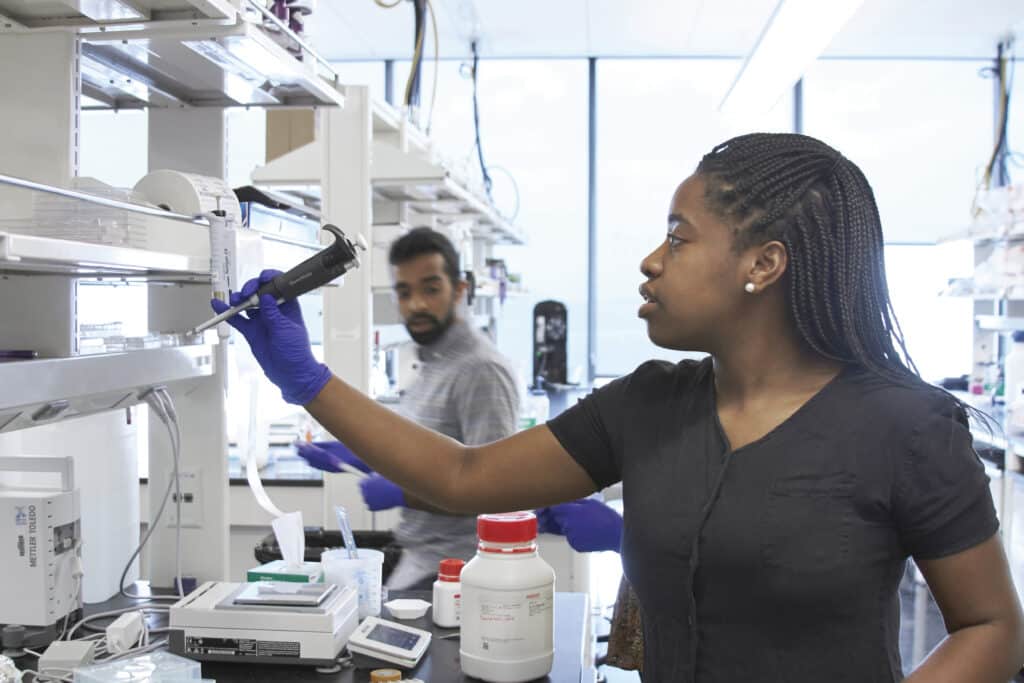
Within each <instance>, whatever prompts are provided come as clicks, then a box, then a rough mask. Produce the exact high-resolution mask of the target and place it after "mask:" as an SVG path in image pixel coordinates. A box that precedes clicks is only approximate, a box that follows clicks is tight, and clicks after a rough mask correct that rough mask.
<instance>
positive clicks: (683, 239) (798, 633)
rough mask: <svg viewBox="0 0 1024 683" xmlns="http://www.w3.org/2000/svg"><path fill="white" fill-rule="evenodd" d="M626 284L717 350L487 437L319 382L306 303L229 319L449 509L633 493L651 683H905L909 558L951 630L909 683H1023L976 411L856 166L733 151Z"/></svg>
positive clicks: (702, 181)
mask: <svg viewBox="0 0 1024 683" xmlns="http://www.w3.org/2000/svg"><path fill="white" fill-rule="evenodd" d="M640 269H641V272H642V274H643V276H644V281H643V283H642V284H641V286H640V294H641V296H642V298H643V299H644V302H643V304H642V305H641V306H640V310H639V316H640V318H642V319H643V320H644V321H645V323H646V325H647V331H648V335H649V337H650V339H651V340H652V341H653V342H654V343H655V344H657V345H658V346H661V347H664V348H668V349H678V350H687V351H703V352H706V353H707V354H709V355H708V357H707V358H705V359H704V360H702V361H700V362H696V361H683V362H680V363H678V364H670V363H667V362H663V361H652V362H648V363H645V364H643V365H641V366H640V367H638V368H637V369H636V370H635V371H634V372H632V373H630V374H629V375H627V376H625V377H622V378H620V379H618V380H616V381H614V382H612V383H610V384H608V385H607V386H605V387H602V388H601V389H598V390H596V391H594V392H593V393H592V394H590V395H589V396H588V397H587V398H585V399H583V400H582V401H580V402H579V403H578V404H577V405H576V406H573V407H572V408H570V409H568V410H567V411H566V412H564V413H562V414H561V415H560V416H558V417H556V418H555V419H553V420H551V421H549V422H548V423H547V424H546V425H542V426H538V427H535V428H533V429H530V430H527V431H524V432H520V433H519V434H516V435H514V436H512V437H509V438H507V439H503V440H501V441H497V442H494V443H491V444H488V445H485V446H476V447H467V446H463V445H462V444H460V443H458V442H456V441H454V440H452V439H448V438H446V437H442V436H439V435H437V434H434V433H432V432H429V431H427V430H424V429H422V428H419V427H417V426H415V425H413V424H410V423H407V422H404V421H402V420H401V419H400V418H398V417H397V416H395V415H394V414H393V413H392V412H391V411H390V410H387V409H386V408H383V407H381V406H378V405H377V404H376V403H375V402H373V401H371V400H369V399H367V398H366V397H365V396H363V395H362V394H360V393H359V392H358V391H356V390H354V389H352V388H351V387H349V386H348V385H347V384H345V383H344V382H342V381H341V380H340V379H338V378H336V377H333V376H332V375H331V373H330V371H329V370H327V368H326V367H325V366H323V365H320V364H318V363H317V362H316V361H315V360H313V357H312V355H310V353H309V349H308V339H307V337H306V334H305V329H304V327H303V326H302V321H301V317H300V315H299V312H298V307H297V305H294V304H284V305H282V306H281V307H280V309H279V308H278V307H277V305H276V304H275V302H274V301H273V299H272V298H271V299H268V301H266V302H264V303H263V304H262V308H261V310H260V312H259V313H257V314H250V319H249V320H243V321H242V322H241V323H239V326H240V327H241V328H242V329H243V332H244V333H245V335H246V337H247V338H248V339H249V341H250V343H251V344H252V346H253V347H254V350H255V352H256V357H257V358H258V359H259V361H260V363H261V364H262V365H263V367H264V370H265V371H266V373H267V375H268V377H269V378H270V379H271V380H272V381H274V382H275V383H277V384H278V385H280V386H282V387H283V388H284V389H285V392H284V393H286V394H288V395H290V396H293V397H296V398H295V399H294V400H296V401H297V402H299V403H301V404H303V405H305V406H306V408H307V409H308V410H309V411H310V413H312V414H313V416H314V417H316V418H317V419H318V420H319V421H320V422H321V423H322V424H323V425H324V426H325V427H327V428H328V429H329V430H330V431H331V432H332V433H333V434H334V435H335V436H337V437H338V438H339V439H340V440H342V441H343V442H344V443H346V444H348V445H349V446H350V447H352V448H353V450H355V451H356V452H358V453H360V455H361V456H363V457H364V459H365V460H366V462H367V463H368V464H370V465H371V466H372V467H374V469H376V470H378V471H380V472H381V473H382V474H383V475H385V476H387V477H389V478H390V479H392V480H394V481H395V482H397V483H398V484H399V485H401V486H402V487H403V488H406V489H408V490H410V491H412V492H413V493H415V494H416V495H417V496H419V497H421V498H423V499H424V500H426V501H428V502H430V503H432V504H434V505H437V506H439V507H441V508H445V509H449V510H452V511H458V512H496V511H502V510H520V509H529V508H537V507H542V506H547V505H552V504H555V503H559V502H564V501H569V500H575V499H577V498H582V497H584V496H587V495H589V494H590V493H592V492H593V491H595V490H599V489H601V488H604V487H606V486H609V485H611V484H613V483H615V482H618V481H622V482H623V504H624V511H625V512H624V515H623V519H624V527H623V533H622V545H621V552H622V558H623V565H624V569H625V573H626V575H627V576H628V578H629V580H630V583H631V584H632V586H633V588H634V589H635V591H636V595H637V597H638V601H639V604H640V606H641V608H642V612H643V619H642V622H643V631H644V642H643V645H644V647H643V650H644V662H643V669H644V678H645V680H653V681H666V682H673V683H675V682H680V681H681V682H686V683H722V682H729V683H738V682H739V681H748V680H750V681H753V680H756V681H759V682H777V683H783V682H785V683H803V682H807V683H811V682H815V683H818V682H822V683H823V682H826V681H827V682H829V683H838V682H840V681H850V682H856V683H864V682H867V681H872V682H878V681H886V682H889V681H899V680H903V671H902V663H901V662H900V656H899V642H898V641H899V619H900V616H899V605H900V602H899V593H898V585H899V582H900V578H901V577H902V575H903V573H904V568H905V565H906V561H907V559H908V558H911V557H912V558H913V559H914V560H915V562H916V563H917V565H918V567H919V568H920V569H921V571H922V573H923V574H924V576H925V578H926V579H927V581H928V584H929V586H930V588H931V591H932V593H933V595H934V596H935V599H936V601H937V603H938V605H939V608H940V609H941V611H942V615H943V618H944V620H945V622H946V626H947V629H948V631H949V636H948V637H947V638H946V639H945V640H944V641H943V642H942V643H941V644H940V645H939V646H938V647H937V648H936V650H935V651H934V652H932V653H931V655H930V656H929V657H928V658H927V659H926V660H925V661H924V662H923V663H922V664H921V665H920V666H919V667H918V669H917V670H916V671H914V672H913V673H912V674H910V676H909V677H908V678H907V679H906V680H908V681H913V682H914V683H928V682H939V681H957V682H960V681H964V682H970V683H1005V682H1006V681H1007V680H1008V679H1009V678H1011V677H1012V676H1013V675H1014V673H1016V672H1017V671H1018V669H1019V668H1020V667H1021V665H1022V663H1024V619H1022V614H1021V607H1020V603H1019V600H1018V597H1017V594H1016V591H1015V590H1014V587H1013V584H1012V582H1011V579H1010V573H1009V569H1008V567H1007V561H1006V557H1005V554H1004V552H1003V549H1002V546H1001V544H1000V541H999V537H998V534H997V529H998V523H997V520H996V516H995V511H994V508H993V504H992V499H991V495H990V493H989V488H988V479H987V477H986V476H985V473H984V469H983V467H982V465H981V463H980V461H979V460H978V457H977V455H976V454H975V452H974V450H973V448H972V444H971V436H970V432H969V431H968V428H967V417H966V412H965V408H964V406H962V405H961V404H960V403H959V402H957V401H956V400H955V399H954V398H953V397H952V396H950V395H949V394H947V393H945V392H943V391H942V390H940V389H937V388H935V387H932V386H930V385H928V384H927V383H925V382H923V381H922V380H921V379H920V378H919V377H918V376H917V373H916V372H915V370H914V366H913V364H912V363H911V361H910V358H909V357H908V355H907V353H906V348H905V345H904V343H903V339H902V334H901V332H900V329H899V326H898V324H897V322H896V319H895V316H894V315H893V312H892V307H891V305H890V303H889V297H888V292H887V288H886V282H885V269H884V263H883V239H882V229H881V225H880V221H879V216H878V209H877V207H876V204H875V200H874V196H873V194H872V191H871V187H870V186H869V185H868V182H867V180H866V179H865V178H864V175H863V174H862V173H861V172H860V170H859V169H858V168H857V167H856V166H855V165H854V164H853V163H852V162H851V161H849V160H848V159H846V158H844V157H843V156H842V155H840V154H839V153H838V152H837V151H835V150H834V149H832V148H830V147H829V146H827V145H825V144H824V143H822V142H820V141H818V140H815V139H813V138H809V137H805V136H802V135H790V134H754V135H745V136H742V137H738V138H735V139H733V140H729V141H728V142H725V143H723V144H721V145H718V146H717V147H715V148H714V149H712V150H711V152H710V153H709V154H707V155H706V156H705V157H704V159H703V160H702V161H701V162H700V164H699V166H698V167H697V170H696V172H695V173H694V174H693V175H692V176H690V177H689V178H687V179H686V180H685V181H683V183H682V184H681V185H680V186H679V187H678V189H677V190H676V192H675V194H674V196H673V197H672V201H671V205H670V209H669V216H668V233H667V235H666V236H665V239H664V241H663V242H662V243H661V244H659V245H658V247H657V248H656V249H655V250H654V251H653V252H651V253H650V255H648V256H647V257H646V258H645V259H644V260H643V262H642V264H641V268H640ZM254 321H255V322H254ZM237 322H238V321H237V320H236V323H237ZM467 398H469V399H470V400H471V397H467Z"/></svg>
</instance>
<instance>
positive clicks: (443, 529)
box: [395, 319, 519, 573]
mask: <svg viewBox="0 0 1024 683" xmlns="http://www.w3.org/2000/svg"><path fill="white" fill-rule="evenodd" d="M419 357H420V360H421V362H422V367H421V370H420V376H419V378H418V379H417V380H416V381H415V382H414V383H413V384H412V385H411V386H410V387H409V389H408V390H407V391H406V392H405V394H404V395H403V396H402V399H401V401H400V402H399V404H398V412H399V413H401V414H402V415H404V416H406V417H408V418H409V419H411V420H414V421H415V422H417V423H419V424H421V425H423V426H424V427H427V428H429V429H433V430H434V431H436V432H440V433H441V434H445V435H447V436H450V437H452V438H453V439H456V440H458V441H460V442H461V443H464V444H466V445H468V446H477V445H480V444H485V443H490V442H491V441H497V440H498V439H502V438H504V437H506V436H509V435H510V434H512V433H513V432H515V430H516V424H517V420H518V415H519V392H518V389H517V382H516V374H515V372H513V371H512V370H511V369H510V367H509V364H508V361H507V360H506V359H505V358H504V357H503V356H502V355H501V354H499V353H498V350H497V349H496V348H495V347H494V344H493V343H491V341H490V339H488V338H487V337H485V336H484V335H483V334H482V333H481V332H478V331H477V330H475V329H473V328H472V327H471V326H470V325H469V324H468V323H467V322H465V321H464V320H461V319H457V320H455V322H453V323H452V325H451V327H449V328H448V330H447V331H446V332H445V334H444V336H442V337H441V338H440V339H439V340H438V341H437V342H435V343H434V344H431V345H430V346H421V347H420V348H419ZM395 536H396V539H397V540H398V542H399V543H400V544H401V545H402V547H403V549H404V552H405V553H407V554H409V555H411V556H412V557H409V558H408V560H411V561H415V563H416V565H418V566H421V567H423V568H424V569H425V570H427V571H432V572H434V573H436V572H437V566H438V562H440V561H441V560H442V559H444V558H446V557H455V558H460V559H463V560H466V561H467V562H468V561H469V559H470V558H472V557H473V555H474V554H475V553H476V544H477V540H476V517H475V516H471V517H466V516H456V515H446V514H435V513H431V512H425V511H422V510H412V509H409V508H403V509H402V519H401V522H400V523H399V525H398V527H397V528H396V529H395ZM404 559H405V558H404V557H403V560H404ZM428 568H429V569H428Z"/></svg>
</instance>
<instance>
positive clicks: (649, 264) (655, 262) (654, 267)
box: [640, 246, 661, 278]
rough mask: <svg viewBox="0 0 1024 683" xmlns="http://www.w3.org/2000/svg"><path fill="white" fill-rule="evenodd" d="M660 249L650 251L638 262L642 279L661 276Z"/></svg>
mask: <svg viewBox="0 0 1024 683" xmlns="http://www.w3.org/2000/svg"><path fill="white" fill-rule="evenodd" d="M660 252H661V247H660V246H659V247H658V248H657V249H655V250H654V251H652V252H651V253H650V254H648V255H647V256H645V257H644V258H643V260H642V261H640V272H641V273H643V275H644V277H647V278H654V277H657V276H658V275H660V274H661V254H660Z"/></svg>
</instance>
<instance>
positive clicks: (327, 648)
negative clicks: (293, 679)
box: [170, 581, 359, 666]
mask: <svg viewBox="0 0 1024 683" xmlns="http://www.w3.org/2000/svg"><path fill="white" fill-rule="evenodd" d="M358 602H359V601H358V596H357V594H356V592H355V591H354V590H353V589H352V588H350V587H348V586H345V587H340V588H339V587H338V586H335V585H334V584H323V583H289V582H282V581H258V582H255V583H226V582H220V581H208V582H206V583H204V584H202V585H201V586H199V587H198V588H197V589H196V590H194V591H192V592H191V593H189V594H188V595H187V596H185V597H184V598H182V599H181V600H179V601H178V602H176V603H175V604H174V605H173V606H172V607H171V615H170V629H171V631H170V649H171V652H173V653H174V654H177V655H182V656H184V657H189V658H191V659H196V660H199V661H211V662H246V663H264V664H292V665H295V664H298V665H303V666H333V665H334V664H335V663H336V662H335V660H336V659H337V657H338V653H340V652H341V650H342V649H343V648H344V647H345V644H346V643H347V642H348V640H349V637H350V636H351V635H352V633H353V631H355V630H356V627H357V626H358V625H359V604H358Z"/></svg>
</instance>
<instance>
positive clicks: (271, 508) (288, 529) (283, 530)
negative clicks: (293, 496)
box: [245, 448, 306, 569]
mask: <svg viewBox="0 0 1024 683" xmlns="http://www.w3.org/2000/svg"><path fill="white" fill-rule="evenodd" d="M245 478H246V479H247V480H248V482H249V488H250V489H251V490H252V495H253V496H255V498H256V502H257V503H259V505H260V507H261V508H263V509H264V510H266V511H267V514H269V515H271V516H273V517H274V521H272V522H271V526H272V527H273V528H274V536H275V537H276V538H277V546H278V547H279V548H280V549H281V558H282V559H283V560H284V563H285V567H286V568H288V569H298V568H299V567H301V566H302V562H303V560H304V559H305V555H306V532H305V528H304V527H303V526H302V512H301V511H298V510H296V511H295V512H282V511H281V509H280V508H278V507H277V506H276V505H274V501H272V500H270V496H268V495H267V491H266V489H264V488H263V480H261V479H260V471H259V468H258V467H257V466H256V449H255V448H249V455H248V458H247V459H246V462H245Z"/></svg>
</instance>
